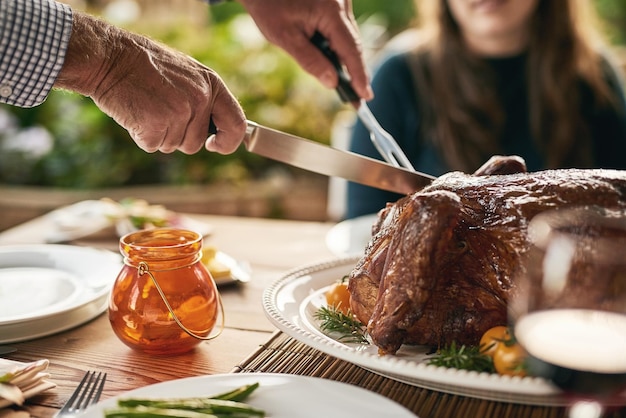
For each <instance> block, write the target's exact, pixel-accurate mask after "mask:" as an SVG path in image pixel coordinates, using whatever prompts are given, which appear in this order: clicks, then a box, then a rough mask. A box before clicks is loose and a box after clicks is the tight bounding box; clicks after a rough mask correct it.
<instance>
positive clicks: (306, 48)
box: [239, 0, 374, 100]
mask: <svg viewBox="0 0 626 418" xmlns="http://www.w3.org/2000/svg"><path fill="white" fill-rule="evenodd" d="M239 1H240V2H241V3H242V4H243V5H244V7H245V8H246V10H247V11H248V13H249V14H250V16H252V18H253V19H254V21H255V23H256V25H257V26H258V27H259V29H260V30H261V32H262V33H263V35H264V36H265V37H266V38H267V39H268V40H269V41H270V42H272V43H273V44H275V45H277V46H279V47H281V48H283V49H284V50H285V51H286V52H288V53H289V54H290V55H291V56H292V57H293V58H294V59H295V60H296V61H297V62H298V63H299V64H300V66H301V67H302V68H303V69H304V70H306V71H307V72H309V73H310V74H312V75H313V76H315V77H316V78H317V79H318V80H320V82H321V83H322V84H323V85H325V86H326V87H328V88H335V87H337V72H336V71H335V68H334V67H333V65H332V64H331V63H330V62H329V61H328V60H327V59H326V58H325V57H324V55H322V53H321V52H320V51H319V50H318V49H317V48H316V47H314V46H313V44H311V42H310V39H311V37H312V36H313V34H314V33H315V32H316V31H318V32H320V33H321V34H322V35H324V37H325V38H326V39H328V42H329V44H330V47H331V48H332V49H333V50H334V51H335V53H336V54H337V55H338V57H339V60H340V61H341V62H342V63H343V64H344V65H345V67H346V69H347V71H348V74H349V75H350V78H351V80H352V87H353V88H354V90H355V91H356V93H357V94H358V95H359V96H360V97H361V98H363V99H365V100H370V99H372V98H373V96H374V95H373V93H372V89H371V87H370V84H369V76H368V74H367V71H366V67H365V64H364V60H363V53H362V46H361V41H360V37H359V33H358V28H357V25H356V22H355V20H354V15H353V13H352V3H351V1H350V0H297V1H294V0H239Z"/></svg>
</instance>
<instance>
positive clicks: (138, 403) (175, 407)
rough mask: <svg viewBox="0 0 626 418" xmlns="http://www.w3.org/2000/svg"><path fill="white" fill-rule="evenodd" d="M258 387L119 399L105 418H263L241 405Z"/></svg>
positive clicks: (254, 384)
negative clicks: (201, 394) (191, 395)
mask: <svg viewBox="0 0 626 418" xmlns="http://www.w3.org/2000/svg"><path fill="white" fill-rule="evenodd" d="M258 387H259V384H258V383H253V384H250V385H244V386H241V387H239V388H236V389H234V390H232V391H229V392H224V393H221V394H218V395H214V396H211V397H202V398H200V397H195V398H173V399H156V398H147V399H140V398H129V399H119V400H118V401H117V406H118V407H117V408H116V409H109V410H105V411H104V413H105V417H106V418H161V417H178V418H225V417H226V418H246V417H264V416H265V411H262V410H260V409H256V408H254V407H252V406H250V405H248V404H246V403H243V402H241V401H242V400H244V399H246V398H247V397H248V396H250V394H251V393H252V392H254V391H255V390H256V389H257V388H258Z"/></svg>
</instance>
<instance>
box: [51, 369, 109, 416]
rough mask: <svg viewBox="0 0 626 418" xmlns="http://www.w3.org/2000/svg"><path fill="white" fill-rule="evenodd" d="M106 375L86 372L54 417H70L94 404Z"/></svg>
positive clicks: (100, 392) (102, 387) (98, 397)
mask: <svg viewBox="0 0 626 418" xmlns="http://www.w3.org/2000/svg"><path fill="white" fill-rule="evenodd" d="M106 379H107V374H106V373H102V372H99V373H97V374H96V372H87V373H85V376H84V377H83V380H81V381H80V383H79V384H78V387H77V388H76V390H74V393H72V396H70V398H69V399H68V400H67V402H66V403H65V405H63V408H61V410H60V411H59V412H58V413H57V414H56V415H55V417H58V418H65V417H72V416H75V415H78V414H79V413H81V412H83V411H84V410H85V409H87V407H88V406H90V405H93V404H95V403H96V402H98V400H99V399H100V395H101V394H102V389H104V382H105V381H106Z"/></svg>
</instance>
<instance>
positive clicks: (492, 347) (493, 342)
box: [479, 325, 511, 357]
mask: <svg viewBox="0 0 626 418" xmlns="http://www.w3.org/2000/svg"><path fill="white" fill-rule="evenodd" d="M510 339H511V334H510V333H509V328H508V327H505V326H504V325H498V326H495V327H493V328H489V329H488V330H487V331H485V333H484V334H483V336H482V337H481V338H480V345H479V347H480V352H481V353H482V354H486V355H488V356H490V357H493V355H494V353H495V352H496V351H497V350H498V348H499V347H500V345H501V344H502V343H503V342H505V341H508V340H510Z"/></svg>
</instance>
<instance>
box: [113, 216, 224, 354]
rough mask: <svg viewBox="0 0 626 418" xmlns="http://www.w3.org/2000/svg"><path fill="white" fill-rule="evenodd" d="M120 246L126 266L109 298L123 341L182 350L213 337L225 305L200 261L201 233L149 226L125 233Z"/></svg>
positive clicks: (153, 350)
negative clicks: (212, 334) (222, 305)
mask: <svg viewBox="0 0 626 418" xmlns="http://www.w3.org/2000/svg"><path fill="white" fill-rule="evenodd" d="M119 248H120V252H121V253H122V255H123V256H124V266H123V267H122V270H121V271H120V273H119V275H118V276H117V279H116V280H115V283H114V285H113V289H112V291H111V296H110V298H109V321H110V322H111V326H112V327H113V331H114V332H115V334H116V335H117V336H118V337H119V338H120V340H122V342H124V343H125V344H126V345H128V346H129V347H131V348H134V349H137V350H140V351H143V352H145V353H149V354H179V353H184V352H186V351H189V350H191V349H193V348H194V347H195V346H196V345H197V344H199V343H200V342H201V341H202V340H205V339H210V338H214V337H215V336H210V334H211V331H212V330H213V328H214V327H215V324H216V322H217V319H218V316H219V314H220V308H221V303H220V300H219V294H218V291H217V288H216V286H215V282H214V281H213V278H212V277H211V275H210V273H209V271H208V269H207V268H206V267H205V266H204V264H203V263H202V261H201V258H202V236H200V235H199V234H197V233H195V232H192V231H187V230H181V229H170V228H160V229H148V230H142V231H137V232H132V233H130V234H127V235H125V236H123V237H122V238H121V239H120V244H119ZM222 321H223V312H222ZM222 323H223V322H222Z"/></svg>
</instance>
